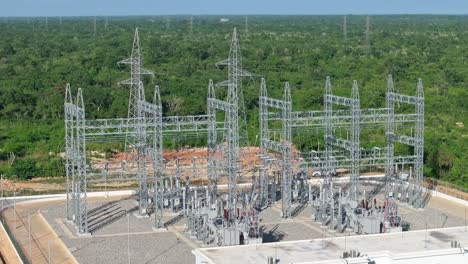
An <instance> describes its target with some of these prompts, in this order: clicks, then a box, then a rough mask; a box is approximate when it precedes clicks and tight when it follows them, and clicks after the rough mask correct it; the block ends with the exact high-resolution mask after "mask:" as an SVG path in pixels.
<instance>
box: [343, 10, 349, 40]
mask: <svg viewBox="0 0 468 264" xmlns="http://www.w3.org/2000/svg"><path fill="white" fill-rule="evenodd" d="M343 39H344V42H345V43H346V42H347V41H348V21H347V17H346V16H344V17H343Z"/></svg>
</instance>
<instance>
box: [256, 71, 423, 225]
mask: <svg viewBox="0 0 468 264" xmlns="http://www.w3.org/2000/svg"><path fill="white" fill-rule="evenodd" d="M388 80H389V81H388V88H387V95H386V106H385V107H384V108H370V109H361V108H360V99H359V92H358V85H357V82H356V81H354V82H353V87H352V92H351V97H350V98H346V97H340V96H336V95H333V94H332V86H331V81H330V78H327V80H326V82H325V93H324V100H323V101H324V110H323V111H295V112H292V111H291V110H290V108H289V107H290V104H289V102H288V101H287V100H277V99H271V98H268V96H267V91H266V85H265V82H264V80H262V83H261V86H260V100H259V121H260V124H259V126H260V150H261V160H262V162H263V163H265V162H266V161H268V158H266V156H267V154H268V150H273V151H275V152H278V153H280V154H282V156H283V157H284V156H289V157H290V158H289V159H287V160H284V159H283V160H282V163H281V164H282V165H281V170H282V172H284V171H286V170H289V172H288V173H289V175H290V177H291V175H292V174H294V173H293V170H292V169H291V166H292V165H291V160H292V158H291V153H290V152H285V149H284V146H283V145H282V144H280V143H278V142H275V141H273V140H271V138H272V136H271V132H276V131H273V130H272V129H269V127H268V122H269V121H280V122H282V124H283V126H282V130H281V139H282V140H284V139H288V141H289V143H290V144H291V138H290V133H291V131H293V132H296V133H297V134H300V133H304V132H306V133H307V132H308V130H307V128H308V127H316V128H318V130H322V131H323V134H324V142H325V143H324V145H325V149H324V150H322V151H320V150H317V151H311V152H310V153H309V154H307V155H306V156H303V157H302V158H301V159H300V162H299V170H300V171H304V172H310V170H309V169H313V170H314V171H317V170H318V171H320V175H321V176H322V177H323V178H324V184H323V190H324V191H326V190H327V188H332V187H331V185H330V184H331V182H332V181H333V180H332V176H333V175H334V173H335V171H336V169H338V168H347V169H350V182H351V191H350V193H349V197H348V198H349V199H350V200H353V201H355V202H359V201H360V198H359V195H360V191H359V186H360V185H359V171H360V167H368V166H373V167H375V166H382V167H384V168H385V172H386V173H385V174H386V177H387V179H388V180H387V183H386V186H387V187H391V186H394V184H395V182H398V179H397V177H396V175H395V174H394V171H395V166H397V165H402V166H403V165H413V166H414V171H415V173H414V175H415V176H414V188H412V190H413V191H412V193H411V194H410V195H411V197H409V199H408V200H409V201H408V202H410V203H411V204H412V205H414V206H415V207H421V203H420V201H421V199H422V193H421V191H420V190H421V188H422V160H423V153H422V149H423V148H422V142H423V141H424V139H423V132H422V128H423V122H424V114H423V113H424V98H423V96H422V83H421V81H419V83H418V89H417V95H416V96H407V95H402V94H397V93H394V92H393V81H391V80H392V78H391V76H389V77H388ZM395 102H399V103H408V104H413V105H415V112H414V113H397V114H396V113H394V112H395V110H394V109H395V104H394V103H395ZM334 104H335V105H340V106H343V107H347V108H348V109H337V110H335V109H333V107H332V105H334ZM268 107H273V108H278V109H282V110H283V111H279V112H278V111H277V112H268ZM411 124H414V125H413V126H412V125H411ZM397 125H398V126H397ZM382 127H384V129H385V134H386V145H385V146H384V147H374V148H372V149H364V148H362V147H361V146H360V130H361V129H371V130H374V129H381V128H382ZM395 127H399V128H408V127H412V128H413V129H414V131H415V132H414V136H406V135H400V134H397V133H395V131H394V130H395ZM335 128H346V129H349V132H350V133H349V138H346V139H344V138H338V137H335V136H334V131H335ZM285 129H286V130H285ZM395 142H398V143H402V144H407V145H410V146H415V147H414V153H412V154H409V155H406V156H394V154H393V144H394V143H395ZM333 147H338V148H339V149H342V150H338V149H334V148H333ZM262 168H264V164H262V166H261V168H260V179H259V184H258V189H259V191H258V193H259V194H260V197H261V199H260V201H268V185H269V183H268V175H265V173H264V171H263V170H262ZM283 176H284V174H283ZM265 179H266V180H265ZM291 179H292V177H291V178H289V180H287V181H286V183H284V180H285V179H284V178H283V182H282V185H281V188H282V190H281V191H282V194H283V197H282V199H283V207H284V208H283V216H284V217H288V214H287V213H286V212H287V211H288V210H290V208H291V200H290V197H291V195H290V194H291V188H292V186H291V185H290V182H291ZM327 195H328V194H327ZM389 195H392V193H391V191H387V196H389ZM266 203H268V202H266ZM260 204H261V205H262V206H264V205H265V202H261V203H260ZM288 208H289V209H288Z"/></svg>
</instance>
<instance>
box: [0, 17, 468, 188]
mask: <svg viewBox="0 0 468 264" xmlns="http://www.w3.org/2000/svg"><path fill="white" fill-rule="evenodd" d="M221 18H222V17H220V16H195V17H193V27H192V30H191V27H190V24H191V23H190V17H188V16H170V17H165V16H155V17H149V16H146V17H96V18H95V17H76V18H65V17H64V18H59V17H49V18H16V19H15V18H8V19H3V20H2V21H0V173H3V174H5V175H6V176H7V177H18V178H21V179H26V178H31V177H39V176H59V177H60V176H63V174H64V173H63V161H62V158H61V155H60V153H63V151H64V121H63V119H64V109H63V103H64V93H65V85H66V83H70V84H71V86H72V89H73V92H74V93H76V90H77V89H78V87H81V88H83V94H84V101H85V108H86V115H87V118H111V117H126V115H127V104H128V95H129V90H128V87H122V86H118V85H117V82H118V81H121V80H125V79H127V78H128V77H129V69H128V68H126V67H121V66H118V65H117V62H118V61H120V60H122V59H125V58H127V57H129V55H130V51H131V45H132V39H133V34H134V30H135V28H136V27H138V28H139V29H140V38H141V42H142V49H143V57H144V65H145V67H146V68H148V69H150V70H152V71H154V72H155V73H156V74H155V76H154V77H153V78H151V77H149V78H145V88H146V91H145V92H146V93H147V98H151V94H152V92H153V89H152V87H154V85H156V84H159V85H160V86H161V95H162V100H163V107H164V115H167V116H169V115H188V114H202V113H205V112H206V99H205V98H206V94H207V85H208V80H209V79H213V80H214V81H215V82H221V81H223V80H224V79H225V78H226V76H227V71H226V69H220V68H218V67H216V66H215V63H216V62H218V61H221V60H223V59H226V58H227V56H228V53H229V45H230V38H231V34H232V31H233V28H234V27H237V31H238V33H239V38H240V43H241V51H242V56H243V65H244V69H245V70H247V71H250V72H253V73H255V74H256V77H255V78H254V79H248V80H247V79H246V80H244V85H243V91H244V97H245V106H246V109H247V113H246V114H247V122H248V124H247V126H248V130H249V139H250V144H251V145H255V144H258V142H256V141H255V135H256V134H257V133H258V92H259V85H260V78H261V77H265V78H266V81H267V85H268V92H269V95H271V96H272V97H276V98H281V93H282V89H283V83H284V82H286V81H287V82H289V83H290V86H291V91H292V100H293V111H299V110H316V109H322V107H323V105H322V102H323V87H324V82H325V78H326V76H330V77H331V80H332V84H333V91H334V93H335V94H338V95H343V96H349V95H350V94H351V86H352V82H353V80H357V82H358V84H359V92H360V98H361V108H371V107H372V108H374V107H384V106H385V91H386V76H387V75H388V74H392V76H393V79H394V82H395V88H396V91H397V92H400V93H405V94H409V95H414V94H415V92H416V84H417V80H418V78H421V79H422V80H423V84H424V94H425V150H424V156H425V157H424V164H425V165H424V175H425V176H426V177H433V178H437V179H440V180H443V181H447V182H451V183H454V184H457V185H459V186H465V187H468V180H466V175H467V171H468V133H467V131H466V128H465V126H467V125H468V120H467V119H468V104H467V101H468V100H467V99H468V87H467V85H468V16H429V15H411V16H391V15H388V16H371V17H370V27H369V29H370V31H369V34H368V37H366V34H365V32H366V16H347V25H346V29H347V30H346V34H345V33H344V30H343V16H249V17H248V24H246V20H245V18H244V16H228V17H224V18H226V19H225V20H222V21H221V20H220V19H221ZM217 95H218V96H219V97H222V96H223V95H225V91H224V90H222V89H221V88H219V92H218V90H217ZM401 107H402V110H401V111H407V110H408V109H406V108H405V107H404V106H401ZM319 138H320V136H319V135H309V136H308V135H302V136H297V137H295V138H294V143H295V144H296V146H297V147H298V148H299V149H301V150H310V149H312V148H316V147H317V145H319V144H321V143H320V140H319ZM361 138H362V140H361V141H362V144H363V146H364V147H372V146H374V145H376V144H377V145H378V144H380V145H382V144H383V142H384V133H383V131H381V133H376V132H375V131H373V132H366V131H363V132H362V134H361ZM203 140H204V139H198V140H194V139H190V138H187V139H178V141H177V142H173V141H171V142H166V145H167V146H166V147H167V148H175V147H177V146H178V145H180V144H185V145H186V144H189V145H197V144H203V143H204V142H203ZM121 147H122V145H121V144H120V145H112V146H109V145H108V146H102V145H96V146H92V145H91V146H89V148H91V149H92V148H96V149H99V150H102V151H106V152H110V151H112V150H115V149H116V150H119V148H121ZM407 150H408V149H404V148H403V147H400V148H398V149H397V151H407Z"/></svg>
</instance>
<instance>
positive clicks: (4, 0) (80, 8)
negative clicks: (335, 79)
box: [0, 0, 468, 16]
mask: <svg viewBox="0 0 468 264" xmlns="http://www.w3.org/2000/svg"><path fill="white" fill-rule="evenodd" d="M176 14H180V15H187V14H191V15H218V14H223V15H254V14H282V15H295V14H301V15H326V14H340V15H341V14H371V15H372V14H468V0H231V1H227V0H126V1H124V0H0V16H96V15H106V16H120V15H176Z"/></svg>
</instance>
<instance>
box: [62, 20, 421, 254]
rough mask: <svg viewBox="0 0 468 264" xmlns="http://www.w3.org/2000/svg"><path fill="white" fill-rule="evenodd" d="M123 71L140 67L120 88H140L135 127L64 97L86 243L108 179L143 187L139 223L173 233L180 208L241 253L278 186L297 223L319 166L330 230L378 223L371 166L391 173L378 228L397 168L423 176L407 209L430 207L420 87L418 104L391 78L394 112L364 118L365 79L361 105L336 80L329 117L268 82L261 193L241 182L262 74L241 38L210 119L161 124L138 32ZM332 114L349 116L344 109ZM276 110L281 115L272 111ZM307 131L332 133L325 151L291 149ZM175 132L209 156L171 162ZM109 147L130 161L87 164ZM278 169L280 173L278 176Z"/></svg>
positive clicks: (201, 235) (73, 211) (70, 174)
mask: <svg viewBox="0 0 468 264" xmlns="http://www.w3.org/2000/svg"><path fill="white" fill-rule="evenodd" d="M120 63H121V64H129V65H130V67H131V78H130V79H129V80H126V81H123V82H120V83H119V84H127V85H129V86H130V97H129V111H128V116H127V117H126V118H111V119H94V120H87V119H86V118H85V108H84V101H83V91H82V89H81V88H80V89H78V91H77V95H76V97H75V98H72V92H71V88H70V85H67V86H66V89H65V104H64V107H65V168H66V176H67V182H66V186H67V219H68V220H70V221H72V222H73V223H74V224H75V226H76V227H77V230H78V232H79V233H81V234H84V233H92V232H93V231H94V230H96V228H97V226H96V224H95V223H90V222H89V221H88V212H89V211H90V210H88V204H87V188H88V183H99V182H109V181H136V182H138V215H139V216H143V217H149V215H151V214H154V227H155V228H160V227H162V226H163V225H164V223H163V211H164V210H165V208H171V209H172V210H176V209H177V208H178V209H180V204H182V210H181V211H182V212H183V214H184V216H185V217H186V218H187V222H188V230H189V231H190V232H191V234H192V235H193V236H195V237H197V238H198V239H200V240H201V241H203V242H204V243H207V244H210V243H217V244H219V243H220V244H222V245H234V244H238V243H239V242H238V241H237V238H236V237H238V235H239V234H240V233H242V232H244V233H249V237H250V238H252V239H257V238H258V232H259V231H258V215H257V211H256V209H255V208H258V207H260V208H264V207H266V206H268V205H269V204H270V203H272V202H274V201H276V191H277V185H276V184H277V183H279V182H280V185H279V186H280V191H281V200H282V211H281V216H282V217H283V218H290V217H294V215H295V213H296V211H297V210H296V209H298V208H300V206H297V207H295V208H293V202H294V201H302V202H303V201H304V200H305V199H303V198H304V197H305V195H304V193H305V192H304V189H306V188H307V186H306V185H307V184H308V183H306V180H307V176H310V173H309V172H310V171H309V169H313V170H314V171H315V172H316V171H319V172H320V175H321V176H322V177H323V183H322V185H321V186H320V188H319V190H320V195H319V196H320V201H319V202H318V204H319V210H318V211H319V212H318V215H319V217H317V218H316V219H318V220H320V221H322V224H324V225H325V223H331V224H330V226H329V228H331V229H335V228H336V227H337V226H351V227H353V228H357V229H359V228H361V227H362V223H368V222H369V221H370V222H372V221H374V220H369V218H366V217H367V216H364V214H363V213H359V214H358V213H356V212H355V211H354V209H355V208H356V206H357V204H358V203H359V202H360V201H361V197H362V193H361V192H360V183H359V176H360V175H359V174H360V168H362V167H366V166H383V167H384V168H385V176H386V178H385V179H386V181H385V185H386V196H385V197H386V201H385V202H386V205H387V206H385V211H384V212H382V211H381V210H380V209H378V210H377V209H376V208H377V207H375V210H374V211H372V212H373V213H372V214H369V215H372V217H375V219H380V217H381V216H382V215H384V219H386V217H387V215H391V216H392V217H395V216H397V215H398V214H397V212H396V211H395V210H396V209H395V208H396V206H394V205H395V199H394V192H395V188H394V186H395V185H396V184H400V183H401V180H400V179H399V177H398V176H397V175H396V170H395V166H396V165H398V164H405V165H413V168H414V179H411V180H412V183H411V184H410V186H412V187H411V188H410V189H409V191H408V193H407V195H408V199H407V202H408V203H409V204H411V205H413V206H415V207H422V206H423V203H422V201H423V200H422V180H423V175H422V166H423V141H424V138H423V132H424V130H423V127H424V98H423V88H422V82H421V80H419V82H418V86H417V89H416V95H415V96H408V95H403V94H400V93H396V92H395V91H394V87H393V80H392V78H391V76H389V77H388V79H387V93H386V105H385V107H383V108H370V109H362V108H361V104H360V103H361V101H360V98H359V91H358V85H357V82H356V81H354V82H353V85H352V89H351V96H350V97H342V96H337V95H333V94H332V85H331V80H330V78H328V77H327V79H326V82H325V89H324V91H325V92H324V97H323V102H324V105H323V107H324V109H323V110H322V111H295V112H293V111H292V98H291V89H290V86H289V83H288V82H286V83H285V84H284V88H283V97H282V99H275V98H271V97H269V96H268V92H267V87H266V81H265V79H263V78H262V80H261V84H260V93H259V121H260V124H259V127H260V134H259V139H260V140H259V144H260V155H259V161H260V164H259V165H258V166H257V168H258V172H259V177H258V179H257V180H255V179H252V192H251V193H250V194H249V193H248V192H242V191H239V190H238V186H239V185H238V174H240V173H243V168H242V167H243V166H242V165H241V159H242V157H241V154H242V146H247V143H248V140H247V139H248V138H247V131H246V120H245V109H244V106H243V95H242V77H252V76H253V74H251V73H249V72H247V71H245V70H243V68H242V59H241V54H240V45H239V39H238V36H237V32H236V29H234V32H233V35H232V39H231V47H230V53H229V58H228V59H227V60H224V61H221V62H219V63H217V64H216V65H217V66H221V65H226V66H228V80H226V81H224V82H221V83H218V84H217V85H214V83H213V81H212V80H209V84H208V96H207V112H206V114H203V115H188V116H169V117H163V108H162V102H161V97H160V90H159V87H158V86H156V87H155V89H154V95H153V100H152V102H149V101H147V100H146V98H145V96H144V94H145V90H144V85H143V78H142V76H143V75H145V74H149V75H151V74H153V72H152V71H149V70H146V69H145V68H144V67H143V59H142V53H141V47H140V39H139V34H138V29H136V30H135V35H134V40H133V45H132V55H131V58H130V59H127V60H124V61H121V62H120ZM215 87H227V97H226V98H225V99H219V98H217V97H216V92H215ZM395 103H398V104H400V103H404V104H409V105H413V106H414V107H415V111H414V113H405V112H404V113H395ZM334 106H340V107H341V108H342V109H334ZM270 109H273V110H272V111H271V112H270ZM218 112H222V113H223V115H224V121H222V122H219V121H217V117H218V114H217V113H218ZM269 122H276V123H280V124H281V129H280V132H279V138H277V136H276V132H277V131H276V130H275V129H276V127H275V126H273V127H275V128H274V129H272V128H270V125H269ZM382 126H384V130H385V146H384V147H381V148H379V147H375V148H372V149H364V148H362V147H361V141H360V133H361V130H362V129H371V130H372V129H381V128H382ZM408 127H411V128H412V131H414V133H413V134H411V135H407V133H404V131H405V130H403V129H402V128H405V129H406V128H408ZM308 128H316V129H317V130H319V131H323V140H324V142H325V144H324V145H325V148H324V150H322V151H320V150H317V151H312V152H310V153H306V155H305V156H302V158H300V157H301V153H299V152H297V151H293V134H294V133H295V132H296V133H307V132H308V130H307V129H308ZM336 128H338V129H341V128H345V129H348V130H349V136H348V137H346V138H341V137H338V136H337V134H336V133H335V129H336ZM244 130H245V131H244ZM175 133H177V134H183V135H193V136H200V135H203V136H206V137H207V156H206V157H202V158H195V157H194V158H192V159H176V160H164V158H163V154H162V150H163V137H164V136H168V135H173V134H175ZM108 141H116V142H119V141H125V148H126V157H125V160H123V161H119V162H113V161H105V162H90V163H87V162H86V155H87V154H86V145H87V142H108ZM241 141H244V143H241ZM395 143H400V144H404V145H409V146H412V147H413V148H414V153H411V154H410V155H406V156H402V155H400V156H396V155H395V153H394V144H395ZM270 152H274V153H275V154H274V155H272V153H270ZM303 154H304V153H302V155H303ZM272 164H275V165H277V166H276V168H275V166H272ZM272 167H273V168H272ZM338 168H348V169H349V170H350V182H351V188H350V191H349V192H348V193H347V194H345V193H342V190H341V189H339V190H338V191H337V190H336V185H335V186H334V183H333V182H334V177H333V176H334V175H335V172H336V169H338ZM271 171H274V172H278V175H280V177H278V179H276V178H275V179H274V181H271V180H270V176H269V172H271ZM303 172H305V173H303ZM301 175H302V176H301ZM303 175H305V177H303ZM194 177H197V178H199V179H206V185H203V183H202V185H199V186H192V185H191V179H192V178H194ZM219 177H226V179H227V184H226V186H225V187H226V190H227V191H226V198H223V196H222V195H221V192H220V191H219V190H218V189H219V184H218V179H219ZM253 178H254V177H253ZM299 181H300V182H299ZM298 188H301V193H302V194H301V197H300V199H296V200H295V197H296V196H298V194H297V193H298ZM308 188H309V192H308V193H309V194H308V195H309V200H310V201H312V200H313V199H312V191H311V189H312V187H311V186H310V185H309V187H308ZM199 191H200V194H199V193H198V192H199ZM336 197H339V199H337V198H336ZM364 199H366V198H364ZM239 205H240V207H241V208H242V209H241V210H240V208H239ZM366 209H367V206H366ZM92 210H94V209H92ZM392 210H393V211H392ZM345 216H346V217H345ZM217 219H218V220H219V219H222V224H221V225H218V224H214V223H215V221H217ZM344 219H346V220H344ZM374 222H375V221H374ZM372 223H373V222H372ZM357 229H356V230H357ZM252 230H254V231H252ZM251 231H252V232H251ZM250 235H252V236H250ZM215 241H216V242H215Z"/></svg>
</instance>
